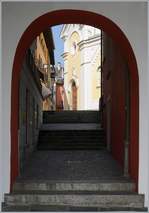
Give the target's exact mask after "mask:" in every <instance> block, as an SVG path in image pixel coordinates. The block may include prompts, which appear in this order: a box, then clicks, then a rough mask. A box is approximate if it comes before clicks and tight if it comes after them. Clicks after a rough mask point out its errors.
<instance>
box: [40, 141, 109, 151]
mask: <svg viewBox="0 0 149 213" xmlns="http://www.w3.org/2000/svg"><path fill="white" fill-rule="evenodd" d="M105 148H106V147H105V146H104V145H100V144H99V145H96V144H95V145H94V144H89V145H86V144H76V145H75V144H73V145H69V144H68V145H67V144H62V145H61V144H47V143H46V144H41V145H38V147H37V150H45V151H46V150H102V149H105Z"/></svg>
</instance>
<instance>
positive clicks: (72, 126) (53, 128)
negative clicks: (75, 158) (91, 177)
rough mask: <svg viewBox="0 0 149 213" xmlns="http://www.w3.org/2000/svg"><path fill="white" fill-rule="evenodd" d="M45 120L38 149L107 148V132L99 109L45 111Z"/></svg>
mask: <svg viewBox="0 0 149 213" xmlns="http://www.w3.org/2000/svg"><path fill="white" fill-rule="evenodd" d="M53 121H54V123H53ZM43 122H44V123H43V126H42V127H41V131H40V133H39V142H38V147H37V148H38V150H100V149H104V148H105V133H104V130H103V129H102V128H101V127H100V114H99V112H97V111H62V112H59V113H57V112H44V115H43ZM51 122H52V123H51Z"/></svg>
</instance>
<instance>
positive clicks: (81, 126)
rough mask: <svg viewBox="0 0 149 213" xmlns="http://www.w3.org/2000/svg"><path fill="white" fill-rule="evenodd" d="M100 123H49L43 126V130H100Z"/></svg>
mask: <svg viewBox="0 0 149 213" xmlns="http://www.w3.org/2000/svg"><path fill="white" fill-rule="evenodd" d="M100 129H101V125H100V124H99V123H79V122H77V123H54V121H53V123H47V124H43V125H42V126H41V130H42V131H47V130H49V131H53V130H59V131H60V130H61V131H62V130H67V131H68V130H100Z"/></svg>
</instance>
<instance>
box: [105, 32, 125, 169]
mask: <svg viewBox="0 0 149 213" xmlns="http://www.w3.org/2000/svg"><path fill="white" fill-rule="evenodd" d="M103 57H104V64H103V70H102V71H103V74H102V76H103V97H104V104H105V107H104V123H105V129H106V132H108V131H107V119H106V114H107V104H108V101H109V100H110V102H111V131H110V132H111V135H110V138H111V151H112V154H113V156H114V158H115V159H116V160H117V161H118V162H119V164H120V165H121V166H123V163H124V134H125V110H124V107H125V76H124V65H125V60H124V59H123V57H122V55H121V53H120V51H119V49H118V47H117V46H116V44H115V43H114V42H113V41H112V39H111V38H109V37H108V36H107V35H106V34H105V33H103Z"/></svg>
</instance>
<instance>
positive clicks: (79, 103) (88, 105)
mask: <svg viewBox="0 0 149 213" xmlns="http://www.w3.org/2000/svg"><path fill="white" fill-rule="evenodd" d="M60 37H61V38H62V39H63V41H64V53H63V55H62V56H63V59H64V88H65V93H66V98H67V100H66V101H65V104H64V105H65V106H64V108H65V109H70V110H96V109H98V107H99V98H100V95H101V83H100V75H101V47H100V44H101V32H100V30H99V29H96V28H93V27H91V26H87V25H79V24H67V25H63V28H62V31H61V35H60Z"/></svg>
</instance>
